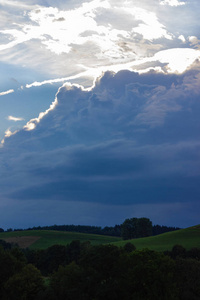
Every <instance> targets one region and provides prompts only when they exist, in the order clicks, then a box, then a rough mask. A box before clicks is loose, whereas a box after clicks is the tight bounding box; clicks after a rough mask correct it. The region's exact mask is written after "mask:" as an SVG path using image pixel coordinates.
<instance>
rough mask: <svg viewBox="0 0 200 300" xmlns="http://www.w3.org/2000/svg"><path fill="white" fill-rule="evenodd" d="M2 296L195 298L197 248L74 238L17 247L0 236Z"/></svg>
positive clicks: (199, 276) (199, 266) (199, 288)
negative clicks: (146, 246)
mask: <svg viewBox="0 0 200 300" xmlns="http://www.w3.org/2000/svg"><path fill="white" fill-rule="evenodd" d="M0 266H1V268H0V299H2V300H22V299H23V300H36V299H37V300H47V299H48V300H74V299H76V300H94V299H96V300H107V299H109V300H110V299H113V300H121V299H130V300H132V299H137V300H146V299H148V300H169V299H170V300H191V299H192V300H198V299H200V284H199V282H200V249H198V248H193V249H191V250H189V251H187V250H186V249H185V248H183V247H182V246H181V245H175V246H174V247H173V249H172V250H171V251H166V252H164V253H159V252H155V251H152V250H148V249H143V250H137V249H135V247H134V245H133V244H131V243H130V242H129V243H127V244H126V245H125V246H124V247H117V246H114V245H98V246H92V245H91V244H90V243H89V242H83V243H81V242H80V241H73V242H71V244H69V245H67V246H61V245H54V246H52V247H49V248H48V249H45V250H30V249H25V250H21V249H19V248H17V247H15V246H12V245H10V244H8V243H6V242H5V241H0Z"/></svg>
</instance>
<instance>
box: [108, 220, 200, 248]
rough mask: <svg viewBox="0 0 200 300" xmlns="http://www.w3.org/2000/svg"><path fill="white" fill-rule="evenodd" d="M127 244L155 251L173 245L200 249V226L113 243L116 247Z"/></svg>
mask: <svg viewBox="0 0 200 300" xmlns="http://www.w3.org/2000/svg"><path fill="white" fill-rule="evenodd" d="M127 242H131V243H132V244H134V245H135V247H136V249H138V250H139V249H143V248H148V249H151V250H156V251H165V250H171V249H172V248H173V246H174V245H177V244H178V245H182V246H183V247H184V248H186V249H187V250H189V249H191V248H193V247H197V248H200V225H197V226H193V227H189V228H186V229H181V230H177V231H172V232H167V233H163V234H160V235H157V236H151V237H147V238H139V239H133V240H126V241H118V242H115V243H113V244H114V245H117V246H122V247H123V246H124V245H125V244H126V243H127Z"/></svg>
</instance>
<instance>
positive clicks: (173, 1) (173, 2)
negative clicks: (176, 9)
mask: <svg viewBox="0 0 200 300" xmlns="http://www.w3.org/2000/svg"><path fill="white" fill-rule="evenodd" d="M160 4H161V5H170V6H181V5H185V4H186V3H185V2H183V1H178V0H162V1H160Z"/></svg>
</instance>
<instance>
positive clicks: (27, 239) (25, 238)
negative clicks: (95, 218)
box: [0, 230, 121, 249]
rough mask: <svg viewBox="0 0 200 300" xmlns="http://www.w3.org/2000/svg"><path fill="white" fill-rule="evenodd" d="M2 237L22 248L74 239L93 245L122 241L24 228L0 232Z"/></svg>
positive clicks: (98, 236)
mask: <svg viewBox="0 0 200 300" xmlns="http://www.w3.org/2000/svg"><path fill="white" fill-rule="evenodd" d="M0 239H3V240H5V241H7V242H9V243H17V244H18V245H19V246H20V247H21V248H26V247H29V248H31V249H46V248H48V247H50V246H52V245H55V244H59V245H67V244H69V243H71V242H72V241H73V240H80V241H81V242H84V241H90V242H91V244H92V245H98V244H107V243H112V242H117V241H121V238H116V237H112V236H105V235H97V234H87V233H78V232H65V231H53V230H24V231H12V232H2V233H0Z"/></svg>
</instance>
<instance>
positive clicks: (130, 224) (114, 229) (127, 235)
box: [0, 218, 180, 239]
mask: <svg viewBox="0 0 200 300" xmlns="http://www.w3.org/2000/svg"><path fill="white" fill-rule="evenodd" d="M178 229H180V228H179V227H169V226H161V225H152V222H151V221H150V219H148V218H130V219H126V220H125V221H124V222H123V223H122V224H120V225H115V226H105V227H101V226H90V225H88V226H86V225H51V226H37V227H36V226H34V227H31V228H27V229H12V228H9V229H7V232H9V231H23V230H57V231H71V232H80V233H91V234H100V235H108V236H115V237H122V238H123V239H132V238H139V237H145V236H151V235H158V234H162V233H165V232H169V231H174V230H178ZM3 231H4V229H2V228H0V232H3Z"/></svg>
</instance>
